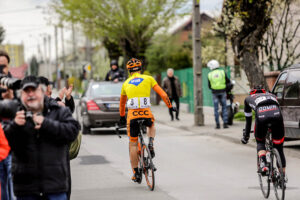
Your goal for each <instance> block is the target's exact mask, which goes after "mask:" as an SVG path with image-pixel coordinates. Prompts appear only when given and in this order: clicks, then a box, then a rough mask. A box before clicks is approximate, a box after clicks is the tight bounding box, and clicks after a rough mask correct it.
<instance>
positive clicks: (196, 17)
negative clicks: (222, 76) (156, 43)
mask: <svg viewBox="0 0 300 200" xmlns="http://www.w3.org/2000/svg"><path fill="white" fill-rule="evenodd" d="M200 30H201V24H200V0H193V65H194V120H195V125H196V126H204V116H203V97H202V66H201V41H200V38H201V37H200Z"/></svg>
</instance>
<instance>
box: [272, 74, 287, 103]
mask: <svg viewBox="0 0 300 200" xmlns="http://www.w3.org/2000/svg"><path fill="white" fill-rule="evenodd" d="M286 77H287V73H283V74H281V76H280V77H279V79H278V81H277V84H276V86H275V88H274V90H273V93H274V94H275V95H276V96H277V98H279V99H282V93H283V87H284V83H285V79H286Z"/></svg>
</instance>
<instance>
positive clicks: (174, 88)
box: [162, 68, 182, 121]
mask: <svg viewBox="0 0 300 200" xmlns="http://www.w3.org/2000/svg"><path fill="white" fill-rule="evenodd" d="M162 86H163V89H164V90H165V91H166V93H167V94H168V96H169V99H170V101H171V103H173V101H174V102H175V104H176V109H177V110H176V119H177V120H179V118H178V115H179V104H180V102H179V98H180V97H181V96H182V92H181V86H180V81H179V79H178V77H177V76H174V70H173V69H172V68H169V69H168V70H167V77H165V78H164V79H163V85H162ZM169 113H170V116H171V120H172V121H173V120H174V116H173V111H172V110H171V109H169Z"/></svg>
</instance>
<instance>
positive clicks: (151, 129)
mask: <svg viewBox="0 0 300 200" xmlns="http://www.w3.org/2000/svg"><path fill="white" fill-rule="evenodd" d="M155 131H156V130H155V127H154V125H152V126H151V127H148V133H147V135H148V137H149V144H148V147H149V150H150V153H151V157H152V158H154V156H155V153H154V147H153V141H154V137H155Z"/></svg>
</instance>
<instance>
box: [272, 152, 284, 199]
mask: <svg viewBox="0 0 300 200" xmlns="http://www.w3.org/2000/svg"><path fill="white" fill-rule="evenodd" d="M272 151H273V155H272V159H271V160H272V167H273V179H272V181H273V186H274V192H275V196H276V199H277V200H284V197H285V188H286V186H285V180H284V174H283V169H282V163H281V159H280V155H279V152H278V150H277V149H273V150H272Z"/></svg>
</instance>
